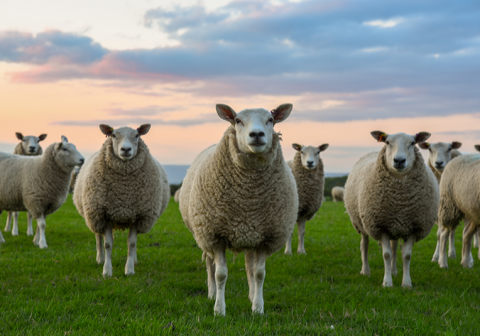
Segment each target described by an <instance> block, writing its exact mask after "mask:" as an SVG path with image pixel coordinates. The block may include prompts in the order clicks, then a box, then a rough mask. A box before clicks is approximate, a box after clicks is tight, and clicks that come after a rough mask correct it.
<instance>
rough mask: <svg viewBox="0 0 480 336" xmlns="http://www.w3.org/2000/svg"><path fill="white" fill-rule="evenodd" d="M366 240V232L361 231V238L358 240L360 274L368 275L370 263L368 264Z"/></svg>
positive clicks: (367, 239)
mask: <svg viewBox="0 0 480 336" xmlns="http://www.w3.org/2000/svg"><path fill="white" fill-rule="evenodd" d="M368 241H369V238H368V236H367V235H366V234H364V233H362V240H361V241H360V252H361V253H362V270H361V271H360V274H363V275H370V265H369V264H368Z"/></svg>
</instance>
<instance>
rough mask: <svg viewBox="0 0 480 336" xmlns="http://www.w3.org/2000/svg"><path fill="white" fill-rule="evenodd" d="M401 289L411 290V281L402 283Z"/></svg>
mask: <svg viewBox="0 0 480 336" xmlns="http://www.w3.org/2000/svg"><path fill="white" fill-rule="evenodd" d="M402 287H403V288H412V281H404V282H402Z"/></svg>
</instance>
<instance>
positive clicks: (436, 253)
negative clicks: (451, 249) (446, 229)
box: [432, 224, 442, 262]
mask: <svg viewBox="0 0 480 336" xmlns="http://www.w3.org/2000/svg"><path fill="white" fill-rule="evenodd" d="M437 226H438V229H437V246H436V247H435V253H434V254H433V258H432V262H438V257H439V255H440V235H441V234H442V227H441V226H440V224H437Z"/></svg>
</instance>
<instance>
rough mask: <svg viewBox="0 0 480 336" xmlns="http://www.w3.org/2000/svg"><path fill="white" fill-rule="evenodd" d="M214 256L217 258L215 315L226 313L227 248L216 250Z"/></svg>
mask: <svg viewBox="0 0 480 336" xmlns="http://www.w3.org/2000/svg"><path fill="white" fill-rule="evenodd" d="M213 258H214V260H215V283H216V285H217V297H216V299H215V307H214V313H215V315H225V284H226V283H227V277H228V268H227V260H226V259H225V248H221V249H217V250H216V251H214V257H213Z"/></svg>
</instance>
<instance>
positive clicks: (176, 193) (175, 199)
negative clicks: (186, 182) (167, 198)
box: [173, 188, 182, 203]
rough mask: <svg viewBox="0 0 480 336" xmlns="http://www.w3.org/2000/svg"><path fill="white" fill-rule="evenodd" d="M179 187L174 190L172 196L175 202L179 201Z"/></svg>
mask: <svg viewBox="0 0 480 336" xmlns="http://www.w3.org/2000/svg"><path fill="white" fill-rule="evenodd" d="M181 189H182V188H178V189H177V191H175V195H174V196H173V200H174V201H175V202H177V203H178V202H180V190H181Z"/></svg>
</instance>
